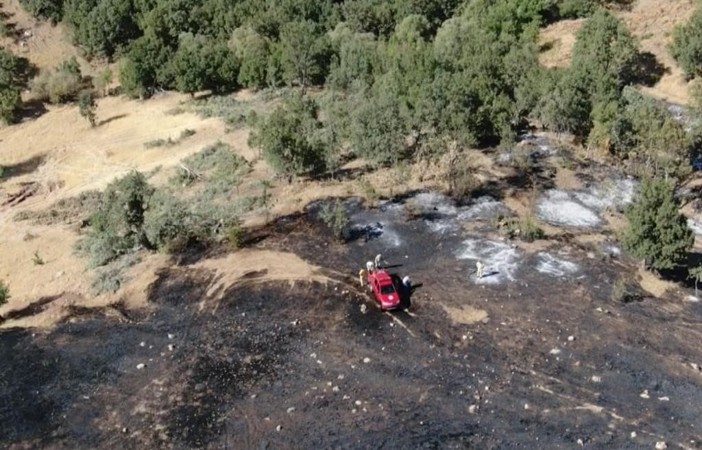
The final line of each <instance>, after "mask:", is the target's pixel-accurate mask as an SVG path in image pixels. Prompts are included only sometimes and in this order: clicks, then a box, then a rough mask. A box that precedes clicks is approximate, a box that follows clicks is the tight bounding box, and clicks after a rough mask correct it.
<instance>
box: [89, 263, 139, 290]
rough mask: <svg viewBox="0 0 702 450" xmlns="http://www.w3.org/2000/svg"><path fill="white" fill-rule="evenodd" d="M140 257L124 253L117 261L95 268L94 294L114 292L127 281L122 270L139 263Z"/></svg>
mask: <svg viewBox="0 0 702 450" xmlns="http://www.w3.org/2000/svg"><path fill="white" fill-rule="evenodd" d="M139 261H141V258H139V256H137V255H135V254H131V255H125V256H123V257H121V258H119V259H118V260H117V261H114V262H113V263H111V264H109V265H108V266H107V267H103V268H100V269H97V270H96V275H95V279H94V280H93V283H92V289H93V292H94V293H95V295H100V294H107V293H114V292H117V291H118V290H119V288H120V287H122V285H123V284H124V283H125V282H126V281H127V277H126V275H125V274H124V272H125V271H126V270H127V269H128V268H129V267H132V266H133V265H135V264H137V263H139Z"/></svg>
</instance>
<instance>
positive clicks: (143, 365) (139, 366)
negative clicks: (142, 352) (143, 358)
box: [137, 363, 146, 370]
mask: <svg viewBox="0 0 702 450" xmlns="http://www.w3.org/2000/svg"><path fill="white" fill-rule="evenodd" d="M144 367H146V364H144V363H139V364H137V369H139V370H141V369H143V368H144Z"/></svg>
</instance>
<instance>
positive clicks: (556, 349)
mask: <svg viewBox="0 0 702 450" xmlns="http://www.w3.org/2000/svg"><path fill="white" fill-rule="evenodd" d="M548 353H549V355H560V354H561V349H560V348H552V349H551V351H550V352H548Z"/></svg>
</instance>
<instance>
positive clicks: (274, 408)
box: [0, 207, 702, 448]
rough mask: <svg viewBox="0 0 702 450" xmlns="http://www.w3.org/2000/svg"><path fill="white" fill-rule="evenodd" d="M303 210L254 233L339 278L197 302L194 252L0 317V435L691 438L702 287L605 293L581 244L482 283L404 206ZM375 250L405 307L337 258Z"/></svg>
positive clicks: (699, 396) (606, 277) (233, 441)
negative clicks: (28, 319)
mask: <svg viewBox="0 0 702 450" xmlns="http://www.w3.org/2000/svg"><path fill="white" fill-rule="evenodd" d="M314 209H315V208H314V207H313V208H310V211H314ZM358 214H360V215H361V216H360V217H362V218H363V217H365V216H364V215H365V214H370V216H368V217H371V216H372V217H375V216H373V214H376V215H377V214H379V213H378V212H371V213H364V212H360V213H358ZM313 217H314V213H313V212H312V213H310V215H309V216H308V215H304V214H303V215H300V216H296V217H289V218H286V219H281V220H280V221H279V222H278V223H277V224H275V225H273V226H271V227H269V228H268V229H265V230H262V231H261V235H260V238H261V239H262V240H261V241H260V242H259V243H258V244H256V245H257V246H258V247H259V248H263V249H270V250H281V249H284V250H286V251H292V252H294V253H296V254H298V255H299V256H301V257H302V258H303V259H306V260H308V261H309V262H311V263H313V264H315V265H319V266H323V267H333V268H334V270H327V271H325V275H327V276H329V277H330V278H331V279H332V280H333V281H332V282H329V283H326V284H323V283H319V282H296V283H294V284H290V283H288V282H280V281H279V282H272V283H262V282H260V281H261V280H260V279H259V278H258V277H260V276H262V275H263V274H257V273H252V274H250V275H249V276H247V277H246V278H245V281H244V282H243V283H239V284H237V285H234V286H232V287H226V286H223V289H225V291H224V292H223V293H222V295H221V300H213V299H209V300H208V299H207V296H206V293H207V291H208V289H209V288H211V284H212V282H213V280H212V278H213V276H214V274H213V272H211V271H208V270H204V269H202V268H196V267H195V265H194V264H190V265H186V266H181V267H174V268H172V269H170V270H168V271H166V272H162V273H161V274H160V275H159V278H158V280H157V281H156V282H155V283H154V284H153V285H152V286H151V287H150V292H149V296H150V298H151V303H152V308H151V310H149V311H128V310H123V309H120V308H109V309H104V310H93V311H89V310H76V311H75V315H74V317H73V318H72V319H71V320H69V321H67V322H66V323H64V324H62V325H60V326H59V327H58V328H56V329H55V330H53V331H51V332H46V333H44V332H37V334H32V331H26V330H8V331H4V332H3V333H2V334H1V335H0V360H2V361H3V364H2V366H0V380H1V381H0V383H2V384H1V385H0V386H1V389H0V444H1V445H2V446H4V447H5V446H8V445H9V446H10V447H16V448H24V447H39V446H41V447H65V446H68V447H71V448H96V447H99V448H145V447H149V446H151V447H159V448H160V447H174V448H192V447H209V448H255V447H260V448H320V447H322V448H418V447H421V448H464V447H479V448H511V447H523V448H535V447H539V448H573V447H575V446H577V445H578V442H582V444H583V445H585V446H587V447H592V448H602V447H603V446H605V445H606V446H609V447H612V448H641V447H642V446H643V447H644V448H652V447H653V446H654V444H655V443H656V442H658V441H666V442H667V443H668V445H669V448H670V447H674V446H677V445H680V446H682V447H683V448H700V446H701V445H702V444H701V443H700V442H702V431H700V428H699V427H700V425H699V424H700V422H699V417H700V414H701V413H702V390H701V389H700V387H701V386H702V372H700V371H698V370H696V369H694V368H693V367H692V366H691V365H690V363H694V364H702V349H701V348H700V346H699V342H700V337H701V332H700V325H701V324H702V320H700V318H701V317H702V308H701V307H700V305H699V304H693V303H688V304H680V303H672V302H666V301H662V300H653V299H644V300H643V301H641V302H636V303H629V304H614V303H612V302H611V301H610V300H609V296H610V292H611V289H612V286H611V284H612V282H613V280H614V279H615V278H616V276H617V273H618V272H619V271H622V270H626V269H625V266H624V265H622V264H621V263H619V262H617V261H616V260H608V261H605V262H602V261H601V260H600V259H591V258H588V257H587V255H586V253H585V251H584V250H580V249H578V248H576V247H573V248H571V249H570V254H569V256H570V259H571V260H575V261H577V262H578V264H579V265H580V267H581V272H582V273H584V274H585V276H586V277H585V278H580V279H578V277H575V276H572V277H567V276H566V277H563V278H560V279H554V280H553V282H550V283H549V282H544V278H543V276H544V275H543V274H541V273H538V272H529V271H527V270H523V271H522V272H520V273H519V277H518V279H517V280H515V281H514V282H511V283H504V284H495V285H491V284H487V285H485V284H484V285H476V284H474V283H473V282H472V281H471V279H470V277H469V276H468V274H469V273H470V269H471V267H470V263H469V261H460V260H456V258H455V255H454V253H453V251H452V250H451V249H452V248H453V246H454V245H455V244H456V243H457V242H459V241H460V239H462V237H461V236H459V235H456V236H453V237H452V236H440V235H435V234H427V233H425V232H424V231H423V228H422V227H423V226H424V224H423V221H421V220H415V221H410V222H404V223H403V222H402V221H400V220H398V221H396V222H393V227H394V232H395V233H396V234H397V235H398V236H400V238H401V239H403V240H404V239H407V240H410V241H413V242H422V245H412V246H410V245H400V246H397V247H393V246H390V247H388V246H387V242H385V241H383V240H382V239H377V238H372V239H370V240H368V241H367V242H366V241H365V240H364V239H358V240H356V241H355V242H353V243H350V244H349V245H346V246H339V245H336V244H329V243H328V242H329V241H328V240H327V239H326V238H328V232H327V231H326V230H325V229H324V228H323V227H322V226H321V225H320V224H319V223H318V222H317V221H316V220H315V219H314V218H313ZM381 217H382V216H381ZM386 231H387V232H389V230H388V229H387V228H386ZM414 233H422V234H421V239H422V240H419V241H417V240H415V239H417V237H418V236H420V235H419V234H417V235H414ZM310 236H317V237H318V238H317V239H314V240H312V239H309V237H310ZM557 246H558V247H559V248H560V249H561V250H562V249H563V248H564V247H565V245H564V244H557ZM378 251H383V252H384V254H385V255H386V258H387V259H388V260H389V262H390V263H399V264H402V266H400V267H397V268H396V269H394V270H396V271H397V272H398V273H400V274H404V273H410V274H412V276H413V279H414V280H415V283H422V284H423V285H422V286H421V287H419V288H418V289H417V290H416V291H415V295H414V297H413V299H412V306H411V308H410V310H409V312H406V311H405V312H397V313H393V314H389V313H381V312H380V311H379V310H378V309H377V308H376V307H375V306H374V304H373V303H372V302H371V300H370V299H369V298H368V297H367V296H366V295H365V293H363V292H360V291H359V290H358V289H357V287H356V284H355V283H356V280H355V279H354V277H353V275H349V276H344V275H342V273H344V272H349V273H351V274H353V272H354V271H355V269H356V268H357V267H359V266H360V265H361V264H362V263H363V261H364V260H365V259H367V258H368V256H369V255H374V254H375V253H376V252H378ZM405 254H407V256H408V258H406V259H405V258H404V255H405ZM205 256H206V255H195V259H197V258H198V257H205ZM535 258H537V256H536V255H535V254H530V255H527V256H525V260H526V261H527V262H526V263H525V264H524V266H525V267H529V266H530V265H534V264H536V263H537V261H536V259H535ZM188 263H192V261H188ZM218 297H219V296H218ZM362 304H366V305H367V306H368V308H367V311H366V312H365V313H363V312H362V309H361V305H362ZM598 308H599V309H598ZM457 310H458V311H461V310H463V311H468V312H470V311H484V312H485V313H486V314H487V318H485V319H483V320H480V321H477V322H475V323H472V322H471V321H470V320H468V321H465V320H464V323H459V322H456V319H461V317H463V316H460V315H454V314H452V316H453V317H450V316H449V315H447V312H446V311H450V312H454V313H455V311H457ZM467 316H468V317H471V314H467ZM483 316H484V314H483V315H482V316H480V317H483ZM463 318H464V319H465V317H463ZM569 336H573V340H569ZM142 342H143V343H144V345H143V346H142V345H141V343H142ZM169 345H170V346H172V347H170V348H169ZM365 358H368V359H365ZM365 361H367V362H365ZM142 363H143V364H145V367H144V368H142V369H138V368H137V365H138V364H142ZM645 392H647V394H648V395H646V394H645ZM642 394H643V396H644V397H648V398H643V397H642V396H641V395H642ZM279 426H280V429H279V431H278V427H279ZM632 433H636V434H635V435H633V434H632ZM632 436H635V437H632Z"/></svg>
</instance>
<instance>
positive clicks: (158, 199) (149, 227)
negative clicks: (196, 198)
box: [144, 191, 194, 249]
mask: <svg viewBox="0 0 702 450" xmlns="http://www.w3.org/2000/svg"><path fill="white" fill-rule="evenodd" d="M193 226H194V224H193V220H192V214H191V213H190V211H189V210H188V207H187V204H186V203H185V202H183V201H181V200H178V199H177V198H175V197H174V196H172V195H170V194H168V193H165V192H163V191H156V193H154V195H153V196H151V198H150V199H149V205H148V208H147V210H146V212H145V214H144V235H145V236H146V239H147V241H148V242H149V244H150V245H151V246H152V247H153V248H156V249H162V248H163V247H165V246H166V245H167V244H168V243H169V242H171V241H173V240H186V241H187V240H188V239H189V238H190V237H191V235H192V233H193V231H192V228H193Z"/></svg>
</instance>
